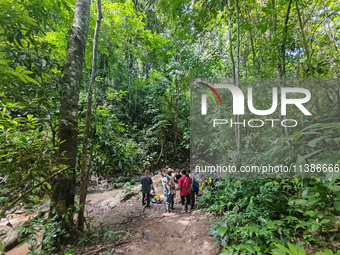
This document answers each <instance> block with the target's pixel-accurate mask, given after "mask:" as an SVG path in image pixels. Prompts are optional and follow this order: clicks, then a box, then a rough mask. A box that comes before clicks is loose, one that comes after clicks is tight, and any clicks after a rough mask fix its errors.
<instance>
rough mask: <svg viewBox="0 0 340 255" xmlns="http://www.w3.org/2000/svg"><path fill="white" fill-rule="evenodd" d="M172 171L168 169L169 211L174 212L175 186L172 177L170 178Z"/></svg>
mask: <svg viewBox="0 0 340 255" xmlns="http://www.w3.org/2000/svg"><path fill="white" fill-rule="evenodd" d="M173 172H174V171H173V170H172V169H171V168H168V175H169V177H170V196H171V198H170V209H171V210H174V209H175V208H174V203H175V197H176V186H175V181H174V177H173V176H172V173H173Z"/></svg>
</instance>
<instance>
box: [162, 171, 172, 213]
mask: <svg viewBox="0 0 340 255" xmlns="http://www.w3.org/2000/svg"><path fill="white" fill-rule="evenodd" d="M170 182H171V179H170V177H169V175H168V170H164V172H163V173H162V186H163V192H164V204H165V212H167V213H169V212H170V203H171V190H170Z"/></svg>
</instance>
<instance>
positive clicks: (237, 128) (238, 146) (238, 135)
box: [235, 0, 241, 166]
mask: <svg viewBox="0 0 340 255" xmlns="http://www.w3.org/2000/svg"><path fill="white" fill-rule="evenodd" d="M239 8H240V7H239V0H236V26H237V31H236V33H237V44H236V73H235V80H236V86H237V87H240V17H239V16H240V15H239V12H240V9H239ZM235 120H236V123H239V122H240V115H236V116H235ZM235 136H236V149H237V152H238V160H237V161H238V162H237V163H238V165H239V166H241V130H240V125H239V124H237V125H235Z"/></svg>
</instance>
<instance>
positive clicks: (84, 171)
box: [78, 0, 102, 230]
mask: <svg viewBox="0 0 340 255" xmlns="http://www.w3.org/2000/svg"><path fill="white" fill-rule="evenodd" d="M101 19H102V7H101V0H97V22H96V28H95V30H94V42H93V54H92V72H91V79H90V85H89V91H88V96H87V105H86V123H85V130H84V137H83V149H82V164H81V184H80V197H79V204H80V205H81V206H82V207H81V208H82V209H80V210H79V213H78V228H79V229H81V230H83V229H84V222H85V217H84V209H85V202H86V195H87V185H88V176H89V174H88V172H89V167H88V165H87V158H88V157H87V145H88V140H89V133H90V122H91V108H92V94H93V86H94V82H95V78H96V74H97V58H98V37H99V30H100V22H101ZM90 164H91V162H90Z"/></svg>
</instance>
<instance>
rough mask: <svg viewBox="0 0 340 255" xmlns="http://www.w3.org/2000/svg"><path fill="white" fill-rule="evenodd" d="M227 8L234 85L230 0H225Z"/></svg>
mask: <svg viewBox="0 0 340 255" xmlns="http://www.w3.org/2000/svg"><path fill="white" fill-rule="evenodd" d="M227 8H228V34H229V55H230V60H231V70H232V75H233V84H234V85H235V84H236V82H235V60H234V54H233V46H232V45H233V38H232V33H231V10H230V0H227Z"/></svg>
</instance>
